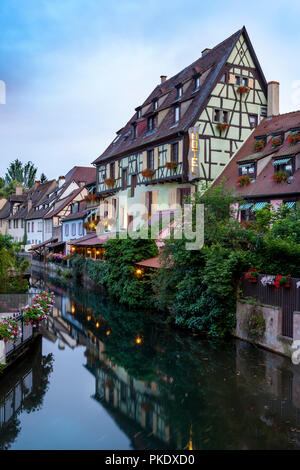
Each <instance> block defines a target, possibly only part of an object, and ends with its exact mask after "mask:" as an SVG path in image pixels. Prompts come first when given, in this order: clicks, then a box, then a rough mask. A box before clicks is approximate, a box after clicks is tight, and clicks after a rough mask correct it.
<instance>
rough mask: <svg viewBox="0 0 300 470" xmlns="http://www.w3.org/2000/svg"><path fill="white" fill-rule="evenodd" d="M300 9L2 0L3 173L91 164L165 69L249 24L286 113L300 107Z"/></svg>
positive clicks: (52, 171) (173, 0)
mask: <svg viewBox="0 0 300 470" xmlns="http://www.w3.org/2000/svg"><path fill="white" fill-rule="evenodd" d="M299 14H300V2H299V0H297V1H295V0H290V1H288V2H287V1H276V0H273V1H269V0H267V1H261V0H260V1H258V0H251V2H246V3H245V2H241V1H239V2H236V1H231V0H227V1H226V2H224V1H220V0H214V1H213V2H212V1H210V2H203V1H201V0H197V1H194V0H181V1H179V0H164V1H162V0H144V1H141V0H114V1H112V0H26V2H25V1H24V0H0V31H1V38H0V80H1V82H0V176H4V174H5V171H6V168H7V166H8V165H9V163H10V162H11V161H13V160H14V159H16V158H19V159H20V160H22V161H23V162H26V161H28V160H31V161H32V162H34V164H35V165H36V166H37V167H38V175H37V176H38V177H39V175H40V174H41V173H42V172H44V173H45V174H46V175H47V177H48V178H57V177H58V176H59V175H64V174H66V173H67V172H68V171H69V170H70V169H71V168H72V167H73V166H74V165H81V166H86V165H90V164H91V163H92V162H93V161H94V160H95V159H96V158H97V157H98V156H99V155H100V154H101V153H102V152H103V151H104V150H105V148H106V147H107V146H108V145H109V143H110V142H111V141H112V140H113V139H114V137H115V133H116V131H117V130H119V129H120V128H121V127H123V126H124V125H125V124H126V122H127V121H128V120H129V118H130V117H131V116H132V115H133V114H134V109H135V108H136V107H137V106H138V105H140V104H141V103H142V102H143V101H144V100H145V99H146V97H147V96H148V95H149V93H150V92H151V91H152V89H153V88H154V87H155V86H156V85H157V84H158V83H159V82H160V75H167V76H168V77H171V76H173V75H175V74H176V73H177V72H179V71H180V70H181V69H183V68H184V67H186V66H187V65H189V64H190V63H192V62H193V61H194V60H196V59H197V58H198V57H200V56H201V51H202V50H203V49H205V48H206V47H209V48H211V47H214V46H215V45H216V44H218V43H219V42H221V41H223V40H224V39H225V38H227V37H228V36H230V35H231V34H233V33H234V32H235V31H237V30H239V29H240V28H241V27H242V26H243V25H245V26H246V28H247V31H248V34H249V36H250V40H251V42H252V44H253V46H254V49H255V51H256V54H257V57H258V59H259V61H260V64H261V66H262V69H263V71H264V74H265V76H266V79H267V81H270V80H276V81H279V82H280V112H281V113H284V112H289V111H294V110H297V109H300V61H299V43H300V28H299ZM4 86H5V88H6V95H5V97H6V100H5V101H6V102H5V104H1V103H3V101H4V98H3V96H4V94H3V89H4Z"/></svg>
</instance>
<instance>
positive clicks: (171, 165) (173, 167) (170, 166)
mask: <svg viewBox="0 0 300 470" xmlns="http://www.w3.org/2000/svg"><path fill="white" fill-rule="evenodd" d="M177 166H178V163H177V162H166V167H167V168H168V170H176V168H177Z"/></svg>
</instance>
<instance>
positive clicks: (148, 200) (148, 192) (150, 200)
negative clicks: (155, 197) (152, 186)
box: [146, 191, 152, 218]
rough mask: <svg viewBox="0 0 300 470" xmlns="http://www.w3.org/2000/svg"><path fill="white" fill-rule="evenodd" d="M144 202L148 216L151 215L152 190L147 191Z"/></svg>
mask: <svg viewBox="0 0 300 470" xmlns="http://www.w3.org/2000/svg"><path fill="white" fill-rule="evenodd" d="M146 204H147V214H148V218H149V217H151V206H152V191H147V193H146Z"/></svg>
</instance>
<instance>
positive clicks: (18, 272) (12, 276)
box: [0, 234, 29, 293]
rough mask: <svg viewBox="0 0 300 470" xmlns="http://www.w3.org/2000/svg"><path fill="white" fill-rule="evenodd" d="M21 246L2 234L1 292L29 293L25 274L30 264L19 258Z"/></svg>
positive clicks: (0, 261) (0, 254) (0, 244)
mask: <svg viewBox="0 0 300 470" xmlns="http://www.w3.org/2000/svg"><path fill="white" fill-rule="evenodd" d="M18 249H19V244H18V243H14V242H13V241H12V238H11V237H9V236H7V235H1V234H0V292H5V293H8V292H27V290H28V288H29V286H28V281H27V280H26V279H25V278H24V272H25V270H26V268H27V267H28V265H29V263H28V261H27V260H24V259H22V258H20V257H18V256H17V251H18Z"/></svg>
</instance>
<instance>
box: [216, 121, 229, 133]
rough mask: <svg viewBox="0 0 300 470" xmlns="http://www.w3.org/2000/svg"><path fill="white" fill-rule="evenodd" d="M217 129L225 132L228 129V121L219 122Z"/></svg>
mask: <svg viewBox="0 0 300 470" xmlns="http://www.w3.org/2000/svg"><path fill="white" fill-rule="evenodd" d="M216 127H217V129H219V131H220V132H224V131H225V130H226V129H228V127H229V125H228V124H227V122H218V123H217V125H216Z"/></svg>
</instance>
